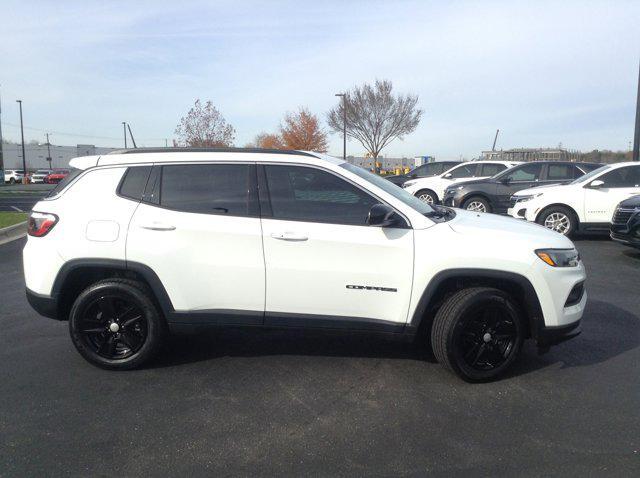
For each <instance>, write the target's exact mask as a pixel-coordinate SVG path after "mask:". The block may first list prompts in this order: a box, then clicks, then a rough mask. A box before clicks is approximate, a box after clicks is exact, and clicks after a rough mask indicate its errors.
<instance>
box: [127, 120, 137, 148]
mask: <svg viewBox="0 0 640 478" xmlns="http://www.w3.org/2000/svg"><path fill="white" fill-rule="evenodd" d="M127 128H129V136H131V142H132V143H133V147H134V148H137V146H136V140H135V139H133V133H132V132H131V126H129V123H127Z"/></svg>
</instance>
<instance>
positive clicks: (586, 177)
mask: <svg viewBox="0 0 640 478" xmlns="http://www.w3.org/2000/svg"><path fill="white" fill-rule="evenodd" d="M607 169H611V166H609V165H608V164H607V165H606V166H602V167H601V168H598V169H594V170H593V171H591V172H590V173H587V174H585V175H584V176H580V177H579V178H578V179H576V180H574V181H572V182H570V183H569V184H580V183H584V182H586V181H589V180H591V178H593V177H594V176H597V175H598V174H600V173H602V172H604V171H606V170H607Z"/></svg>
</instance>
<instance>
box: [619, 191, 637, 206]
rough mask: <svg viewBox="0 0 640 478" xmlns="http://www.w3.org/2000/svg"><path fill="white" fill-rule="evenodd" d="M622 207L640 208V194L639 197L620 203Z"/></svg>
mask: <svg viewBox="0 0 640 478" xmlns="http://www.w3.org/2000/svg"><path fill="white" fill-rule="evenodd" d="M620 207H640V194H639V195H638V196H632V197H630V198H629V199H625V200H624V201H622V202H621V203H620Z"/></svg>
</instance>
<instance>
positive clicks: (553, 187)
mask: <svg viewBox="0 0 640 478" xmlns="http://www.w3.org/2000/svg"><path fill="white" fill-rule="evenodd" d="M571 186H572V185H571V184H545V185H543V186H534V187H532V188H528V189H522V190H520V191H518V192H517V193H514V194H513V195H514V196H528V195H530V194H538V193H541V192H556V191H566V190H567V189H566V188H568V187H571Z"/></svg>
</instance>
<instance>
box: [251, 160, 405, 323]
mask: <svg viewBox="0 0 640 478" xmlns="http://www.w3.org/2000/svg"><path fill="white" fill-rule="evenodd" d="M258 175H259V181H260V182H259V184H260V202H261V209H262V227H263V234H264V251H265V263H266V276H267V292H266V314H265V323H266V324H274V325H310V326H314V325H315V326H331V327H334V326H336V327H341V326H347V325H348V326H354V325H355V326H357V327H362V328H369V327H370V326H375V327H380V326H381V327H383V328H384V327H387V326H388V327H391V328H397V327H400V326H402V325H403V324H405V322H406V320H407V313H408V308H409V300H410V297H411V283H412V278H413V230H412V229H409V228H381V227H375V226H368V225H367V224H366V218H367V215H368V212H369V210H370V209H371V206H373V205H374V204H376V203H379V202H381V201H380V200H379V199H378V198H376V197H374V196H372V195H371V194H369V193H368V192H367V191H364V190H363V189H361V188H360V187H358V186H357V185H355V184H353V183H351V182H349V181H347V180H346V179H345V178H343V177H341V176H339V175H337V174H335V173H334V172H331V171H327V170H324V169H320V168H317V167H310V166H302V165H265V166H264V169H261V168H260V166H259V169H258Z"/></svg>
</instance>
